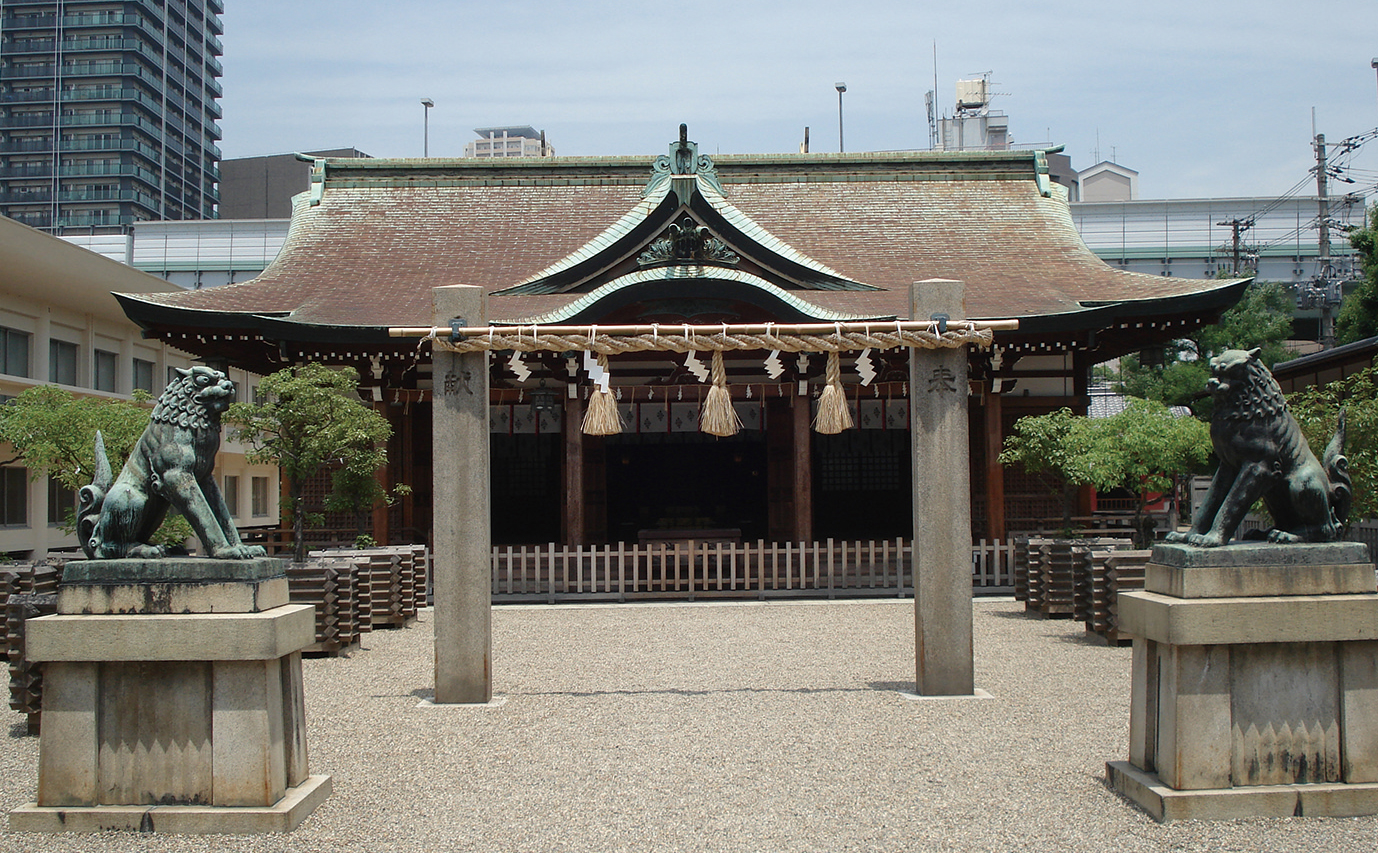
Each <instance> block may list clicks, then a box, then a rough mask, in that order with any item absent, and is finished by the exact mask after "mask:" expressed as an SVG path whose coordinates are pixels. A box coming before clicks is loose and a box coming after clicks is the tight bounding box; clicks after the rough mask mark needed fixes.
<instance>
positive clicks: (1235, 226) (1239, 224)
mask: <svg viewBox="0 0 1378 853" xmlns="http://www.w3.org/2000/svg"><path fill="white" fill-rule="evenodd" d="M1215 224H1216V225H1228V226H1230V228H1231V229H1232V230H1233V231H1234V266H1233V267H1232V270H1233V274H1234V275H1239V235H1240V234H1243V233H1244V232H1245V231H1248V230H1249V229H1250V228H1253V227H1254V220H1253V218H1252V217H1250V218H1249V219H1227V220H1226V221H1224V222H1217V223H1215Z"/></svg>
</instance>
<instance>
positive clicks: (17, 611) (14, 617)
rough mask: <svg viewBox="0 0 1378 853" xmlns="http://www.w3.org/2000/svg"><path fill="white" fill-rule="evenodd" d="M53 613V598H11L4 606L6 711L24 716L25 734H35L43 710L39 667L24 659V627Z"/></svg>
mask: <svg viewBox="0 0 1378 853" xmlns="http://www.w3.org/2000/svg"><path fill="white" fill-rule="evenodd" d="M56 612H57V595H56V594H55V593H51V592H49V593H44V594H41V595H35V594H34V593H30V592H21V593H18V594H12V595H10V596H9V598H8V600H7V601H6V602H5V637H6V643H5V645H6V656H7V657H8V658H9V676H10V708H11V709H12V710H15V711H19V712H20V713H22V714H24V715H26V717H27V718H28V730H29V734H38V729H39V725H40V723H41V712H42V709H43V667H42V665H41V664H37V663H33V662H31V661H29V660H27V659H26V658H25V656H24V625H25V623H26V622H27V621H28V620H29V619H34V618H37V617H39V616H47V615H49V614H52V613H56Z"/></svg>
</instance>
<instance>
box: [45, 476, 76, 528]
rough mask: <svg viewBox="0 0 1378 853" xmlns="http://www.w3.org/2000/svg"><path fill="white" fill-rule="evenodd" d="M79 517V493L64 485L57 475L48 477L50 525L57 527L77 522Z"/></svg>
mask: <svg viewBox="0 0 1378 853" xmlns="http://www.w3.org/2000/svg"><path fill="white" fill-rule="evenodd" d="M76 517H77V493H76V491H75V490H73V489H69V488H67V487H66V486H64V485H62V481H61V480H59V479H57V478H56V477H49V478H48V526H49V527H57V526H59V525H63V524H72V523H75V521H76Z"/></svg>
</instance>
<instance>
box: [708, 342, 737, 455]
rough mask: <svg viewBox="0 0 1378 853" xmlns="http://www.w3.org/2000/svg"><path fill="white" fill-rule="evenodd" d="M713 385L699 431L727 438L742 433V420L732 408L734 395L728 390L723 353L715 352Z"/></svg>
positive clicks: (712, 374) (712, 369)
mask: <svg viewBox="0 0 1378 853" xmlns="http://www.w3.org/2000/svg"><path fill="white" fill-rule="evenodd" d="M710 375H711V376H712V381H713V385H712V387H711V388H709V389H708V399H707V400H704V402H703V410H702V411H701V412H700V413H699V429H701V430H703V431H704V432H706V433H708V434H709V435H716V436H719V437H721V438H726V437H727V436H729V435H736V434H737V433H738V432H740V431H741V428H742V419H741V418H739V417H737V410H736V409H734V408H732V394H731V392H729V391H728V390H727V368H725V367H723V362H722V352H721V351H720V350H714V351H713V365H712V368H711V370H710Z"/></svg>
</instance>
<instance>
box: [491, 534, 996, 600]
mask: <svg viewBox="0 0 1378 853" xmlns="http://www.w3.org/2000/svg"><path fill="white" fill-rule="evenodd" d="M913 558H914V549H913V544H912V543H911V542H910V541H907V540H904V539H881V540H833V539H827V540H823V541H818V542H769V543H767V542H764V541H758V542H754V543H751V542H747V543H735V542H721V541H714V542H698V541H694V540H679V541H664V542H646V543H640V544H638V543H630V542H618V543H612V544H607V545H590V546H582V547H571V546H569V545H559V544H555V543H550V544H547V545H506V546H498V547H495V548H494V549H493V601H494V602H499V603H514V602H539V601H543V602H548V603H552V604H553V603H555V602H559V601H596V600H601V601H630V600H635V599H685V600H689V601H693V600H695V599H700V598H757V599H765V598H772V597H776V598H780V597H811V596H817V597H827V598H838V597H853V596H883V595H893V596H899V597H904V596H906V595H909V596H912V595H913V594H914V576H913ZM971 566H972V587H973V591H974V592H975V593H977V594H985V595H1007V594H1009V593H1011V592H1013V590H1014V550H1013V545H1012V543H1009V542H1005V541H991V542H987V541H986V540H984V539H983V540H981V541H980V542H979V543H977V544H975V545H973V546H972V549H971Z"/></svg>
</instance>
